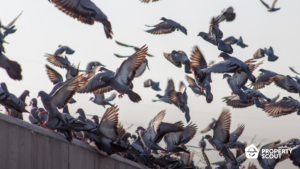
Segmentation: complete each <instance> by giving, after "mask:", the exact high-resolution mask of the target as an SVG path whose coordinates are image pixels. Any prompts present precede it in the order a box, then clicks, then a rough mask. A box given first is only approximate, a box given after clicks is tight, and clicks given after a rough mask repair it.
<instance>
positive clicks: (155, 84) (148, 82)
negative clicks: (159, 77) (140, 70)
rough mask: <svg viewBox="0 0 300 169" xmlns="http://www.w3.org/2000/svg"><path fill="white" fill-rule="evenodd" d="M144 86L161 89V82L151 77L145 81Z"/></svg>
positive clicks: (156, 89)
mask: <svg viewBox="0 0 300 169" xmlns="http://www.w3.org/2000/svg"><path fill="white" fill-rule="evenodd" d="M144 87H151V88H152V89H153V90H155V91H161V89H160V88H159V82H154V81H152V80H151V79H148V80H146V81H145V82H144Z"/></svg>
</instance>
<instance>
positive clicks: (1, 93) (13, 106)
mask: <svg viewBox="0 0 300 169" xmlns="http://www.w3.org/2000/svg"><path fill="white" fill-rule="evenodd" d="M0 104H1V105H2V106H4V107H5V109H6V111H8V112H9V113H11V110H13V111H17V112H18V113H22V112H28V111H27V110H26V109H25V107H26V106H27V104H26V103H24V102H23V101H22V100H21V99H19V98H17V97H16V96H15V95H14V94H11V93H10V92H9V91H8V88H7V86H6V84H5V83H4V82H3V83H1V86H0Z"/></svg>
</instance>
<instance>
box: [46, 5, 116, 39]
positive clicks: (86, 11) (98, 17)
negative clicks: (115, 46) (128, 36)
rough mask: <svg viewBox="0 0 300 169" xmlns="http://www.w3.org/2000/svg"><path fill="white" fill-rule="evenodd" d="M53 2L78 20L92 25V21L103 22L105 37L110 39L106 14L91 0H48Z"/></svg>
mask: <svg viewBox="0 0 300 169" xmlns="http://www.w3.org/2000/svg"><path fill="white" fill-rule="evenodd" d="M48 1H49V2H52V3H54V4H55V7H57V8H58V9H59V10H61V11H62V12H64V13H65V14H67V15H69V16H71V17H73V18H76V19H77V20H78V21H80V22H82V23H84V24H89V25H94V22H95V21H97V22H100V23H102V24H103V27H104V32H105V35H106V38H107V39H112V35H113V32H112V28H111V24H110V22H109V20H108V19H107V16H106V15H105V14H104V13H103V12H102V11H101V9H100V8H98V7H97V6H96V5H95V4H94V3H93V2H92V1H91V0H80V1H74V0H48Z"/></svg>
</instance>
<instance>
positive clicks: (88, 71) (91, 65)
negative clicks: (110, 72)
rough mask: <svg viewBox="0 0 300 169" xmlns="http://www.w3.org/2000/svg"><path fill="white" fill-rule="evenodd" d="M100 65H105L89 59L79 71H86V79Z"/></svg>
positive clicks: (95, 71)
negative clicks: (84, 67)
mask: <svg viewBox="0 0 300 169" xmlns="http://www.w3.org/2000/svg"><path fill="white" fill-rule="evenodd" d="M101 67H105V65H103V64H101V63H100V62H98V61H91V62H89V63H88V64H87V66H86V69H85V70H79V71H81V72H86V74H87V79H90V78H92V77H93V76H94V75H95V74H96V73H97V72H98V71H100V68H101Z"/></svg>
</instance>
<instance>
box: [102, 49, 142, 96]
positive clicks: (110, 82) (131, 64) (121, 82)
mask: <svg viewBox="0 0 300 169" xmlns="http://www.w3.org/2000/svg"><path fill="white" fill-rule="evenodd" d="M147 50H148V47H146V45H144V46H143V47H141V49H140V50H138V51H137V52H135V53H134V54H133V55H132V56H130V57H129V58H128V59H126V60H125V61H123V63H122V64H121V66H120V68H119V69H118V70H117V71H116V73H115V75H114V76H107V75H104V76H102V77H100V83H101V87H100V88H112V89H114V90H116V91H117V92H119V93H120V95H119V98H120V97H123V95H124V94H125V93H126V94H127V95H128V97H129V99H130V100H131V101H132V102H139V101H140V100H141V97H140V96H139V95H138V94H137V93H135V92H133V91H132V90H131V88H130V87H129V85H131V83H132V81H133V79H134V75H135V73H136V71H137V70H138V69H139V67H140V66H141V65H142V63H143V61H144V59H145V57H146V54H147Z"/></svg>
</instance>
